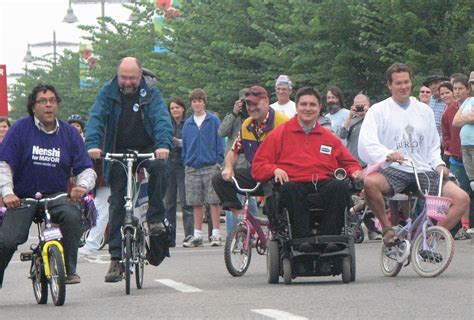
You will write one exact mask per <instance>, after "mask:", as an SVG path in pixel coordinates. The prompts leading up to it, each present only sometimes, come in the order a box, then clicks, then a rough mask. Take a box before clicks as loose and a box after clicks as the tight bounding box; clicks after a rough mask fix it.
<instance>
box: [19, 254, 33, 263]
mask: <svg viewBox="0 0 474 320" xmlns="http://www.w3.org/2000/svg"><path fill="white" fill-rule="evenodd" d="M32 257H33V252H22V253H20V260H21V261H31V259H32Z"/></svg>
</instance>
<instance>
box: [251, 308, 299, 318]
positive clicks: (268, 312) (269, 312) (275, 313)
mask: <svg viewBox="0 0 474 320" xmlns="http://www.w3.org/2000/svg"><path fill="white" fill-rule="evenodd" d="M251 311H253V312H255V313H259V314H261V315H264V316H267V317H269V318H272V319H277V320H308V318H305V317H300V316H297V315H294V314H291V313H289V312H286V311H281V310H277V309H253V310H251Z"/></svg>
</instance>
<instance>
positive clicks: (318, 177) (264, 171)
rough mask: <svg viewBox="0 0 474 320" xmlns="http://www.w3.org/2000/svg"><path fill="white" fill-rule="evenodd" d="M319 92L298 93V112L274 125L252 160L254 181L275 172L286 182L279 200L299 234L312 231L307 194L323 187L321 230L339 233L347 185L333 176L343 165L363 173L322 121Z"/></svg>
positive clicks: (354, 174) (273, 175)
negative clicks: (319, 119)
mask: <svg viewBox="0 0 474 320" xmlns="http://www.w3.org/2000/svg"><path fill="white" fill-rule="evenodd" d="M320 110H321V95H320V93H319V92H318V91H317V90H316V89H313V88H311V87H304V88H301V89H299V90H298V92H297V93H296V112H297V114H296V117H293V118H292V119H291V120H290V121H288V122H286V123H284V124H282V125H281V126H279V127H278V128H276V129H274V130H273V131H272V132H271V133H270V134H269V135H268V137H267V138H266V139H265V141H264V142H263V143H262V144H261V145H260V147H259V148H258V150H257V153H256V155H255V157H254V159H253V163H252V176H253V177H254V179H255V180H256V181H262V182H263V181H268V180H270V179H272V178H274V179H275V181H276V182H279V183H281V184H282V186H281V188H280V195H281V196H280V199H281V205H282V206H283V207H285V208H287V210H288V212H289V214H290V222H291V224H292V226H293V227H292V229H293V234H294V237H296V238H302V237H307V236H310V235H311V226H310V213H309V211H308V206H309V205H310V204H309V203H308V200H307V195H309V194H314V193H320V194H321V197H322V200H323V203H324V209H325V210H324V214H323V217H322V221H321V235H331V234H340V232H341V228H342V226H343V224H344V210H345V208H346V207H348V206H349V189H348V187H347V184H346V183H345V182H343V181H340V180H336V179H334V177H333V174H334V171H335V170H336V169H337V168H344V169H345V170H346V172H347V173H348V175H349V176H351V177H352V178H356V179H358V178H361V175H362V171H361V170H362V168H361V166H360V164H359V163H358V162H357V160H356V159H355V158H354V157H353V156H352V154H351V153H350V152H349V150H347V149H346V147H344V145H343V144H342V143H341V141H340V140H339V138H337V137H336V136H335V135H334V134H332V133H331V132H330V131H328V130H327V129H325V128H323V127H322V126H321V125H320V124H319V123H318V122H317V119H318V116H319V113H320Z"/></svg>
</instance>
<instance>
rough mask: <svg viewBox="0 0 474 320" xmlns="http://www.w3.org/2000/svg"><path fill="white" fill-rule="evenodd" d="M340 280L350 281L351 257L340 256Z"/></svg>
mask: <svg viewBox="0 0 474 320" xmlns="http://www.w3.org/2000/svg"><path fill="white" fill-rule="evenodd" d="M342 282H344V283H348V282H351V257H350V256H345V257H344V258H342Z"/></svg>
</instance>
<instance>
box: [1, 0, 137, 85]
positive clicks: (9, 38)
mask: <svg viewBox="0 0 474 320" xmlns="http://www.w3.org/2000/svg"><path fill="white" fill-rule="evenodd" d="M106 1H107V0H106ZM68 6H69V2H68V0H0V64H6V65H7V73H8V74H11V73H21V72H23V70H22V69H23V68H24V67H25V63H24V62H23V58H24V57H25V54H26V51H27V47H28V43H30V44H34V43H39V42H52V41H53V31H54V30H56V42H57V43H58V42H61V41H67V42H81V41H83V40H81V39H80V37H81V35H84V33H83V32H82V31H81V30H79V29H77V25H78V24H86V25H91V24H96V17H99V16H100V15H101V5H100V1H98V3H88V4H74V3H73V4H72V8H73V10H74V14H75V15H76V16H77V17H78V19H79V23H75V24H68V23H64V22H62V20H63V18H64V16H65V15H66V11H67V8H68ZM105 15H106V16H111V17H113V18H114V19H116V20H117V21H126V20H127V18H128V17H129V15H130V11H129V10H128V9H125V8H123V7H122V5H121V4H112V3H106V4H105ZM70 49H74V47H72V48H70ZM57 50H58V52H59V53H60V52H62V50H64V48H60V47H58V48H57ZM52 52H53V48H52V47H49V48H47V47H46V48H43V47H41V48H39V47H37V48H31V53H32V55H33V56H42V55H45V54H48V53H52ZM13 81H14V80H13V79H11V78H9V79H8V82H9V83H11V82H13Z"/></svg>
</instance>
